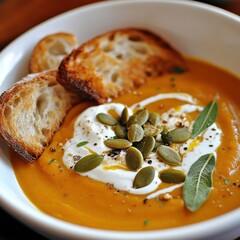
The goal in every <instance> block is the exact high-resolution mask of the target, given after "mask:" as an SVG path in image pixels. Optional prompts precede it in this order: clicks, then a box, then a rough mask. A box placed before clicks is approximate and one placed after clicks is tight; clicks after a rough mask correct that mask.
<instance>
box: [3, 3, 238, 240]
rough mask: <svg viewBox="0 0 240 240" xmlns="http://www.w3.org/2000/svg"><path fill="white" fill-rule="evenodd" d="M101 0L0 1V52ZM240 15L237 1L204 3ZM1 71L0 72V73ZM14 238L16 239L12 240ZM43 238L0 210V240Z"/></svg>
mask: <svg viewBox="0 0 240 240" xmlns="http://www.w3.org/2000/svg"><path fill="white" fill-rule="evenodd" d="M100 1H101V0H0V36H1V37H0V50H1V49H3V48H4V47H5V46H7V45H8V44H9V43H10V42H11V41H12V40H14V39H15V38H16V37H18V36H19V35H21V34H22V33H24V32H25V31H27V30H29V29H30V28H32V27H33V26H36V25H37V24H39V23H41V22H43V21H45V20H47V19H49V18H51V17H54V16H56V15H58V14H60V13H62V12H65V11H68V10H71V9H73V8H76V7H80V6H83V5H87V4H91V3H94V2H100ZM202 2H206V3H210V4H214V5H217V6H219V7H221V8H224V9H226V10H228V11H230V12H233V13H236V14H238V15H240V0H219V1H217V0H205V1H204V0H203V1H202ZM0 72H1V71H0ZM15 236H17V238H16V237H15ZM13 239H31V240H45V239H46V238H44V237H42V236H41V235H39V234H37V233H35V232H34V231H32V230H31V229H29V228H28V227H27V226H24V225H23V224H21V223H20V222H18V221H17V220H15V219H14V218H13V217H11V216H10V215H9V214H8V213H6V212H5V211H4V210H1V209H0V240H13Z"/></svg>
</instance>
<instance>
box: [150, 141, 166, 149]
mask: <svg viewBox="0 0 240 240" xmlns="http://www.w3.org/2000/svg"><path fill="white" fill-rule="evenodd" d="M163 144H164V143H163V141H157V140H156V141H155V145H154V148H153V151H156V150H157V148H158V147H159V146H160V145H163Z"/></svg>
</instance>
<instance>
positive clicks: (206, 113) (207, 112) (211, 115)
mask: <svg viewBox="0 0 240 240" xmlns="http://www.w3.org/2000/svg"><path fill="white" fill-rule="evenodd" d="M217 114H218V105H217V103H216V101H215V100H213V101H211V102H210V103H209V104H208V105H207V106H206V107H204V109H203V110H202V111H201V112H200V114H199V115H198V116H197V118H196V120H195V122H194V124H193V130H192V138H195V137H197V136H198V135H199V134H200V133H201V132H202V131H203V130H205V129H206V128H208V127H209V126H211V125H212V124H213V123H214V122H215V121H216V118H217Z"/></svg>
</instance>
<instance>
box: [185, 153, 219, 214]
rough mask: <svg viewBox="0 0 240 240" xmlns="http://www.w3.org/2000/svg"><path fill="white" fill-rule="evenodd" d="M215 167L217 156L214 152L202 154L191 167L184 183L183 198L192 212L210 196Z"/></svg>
mask: <svg viewBox="0 0 240 240" xmlns="http://www.w3.org/2000/svg"><path fill="white" fill-rule="evenodd" d="M214 167H215V157H214V155H213V154H212V153H211V154H206V155H203V156H201V157H200V158H199V159H198V160H197V161H196V162H195V163H193V165H192V166H191V167H190V169H189V172H188V174H187V177H186V179H185V183H184V185H183V200H184V202H185V205H186V207H187V209H188V210H190V211H191V212H194V211H196V210H197V209H198V208H199V207H200V206H201V205H202V204H203V203H204V201H205V200H206V199H207V198H208V196H209V194H210V191H211V188H212V173H213V170H214Z"/></svg>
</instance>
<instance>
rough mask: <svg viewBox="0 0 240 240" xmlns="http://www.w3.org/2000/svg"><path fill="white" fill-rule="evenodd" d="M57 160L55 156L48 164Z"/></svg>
mask: <svg viewBox="0 0 240 240" xmlns="http://www.w3.org/2000/svg"><path fill="white" fill-rule="evenodd" d="M55 160H56V159H55V158H53V159H51V160H49V161H48V164H49V165H50V164H51V163H53V162H54V161H55Z"/></svg>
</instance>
